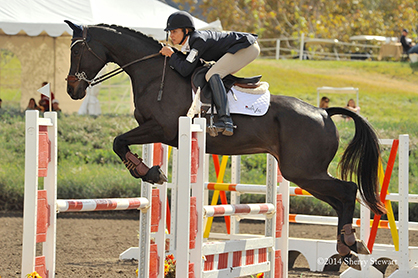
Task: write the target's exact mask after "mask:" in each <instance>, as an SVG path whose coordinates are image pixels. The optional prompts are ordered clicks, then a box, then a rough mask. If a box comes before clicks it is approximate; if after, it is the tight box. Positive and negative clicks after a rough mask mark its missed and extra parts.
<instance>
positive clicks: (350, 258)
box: [343, 252, 361, 270]
mask: <svg viewBox="0 0 418 278" xmlns="http://www.w3.org/2000/svg"><path fill="white" fill-rule="evenodd" d="M343 261H344V263H345V264H346V265H348V266H349V267H352V268H354V269H356V270H361V261H360V259H359V257H358V256H357V255H356V254H355V253H353V252H350V253H349V254H348V255H345V256H343Z"/></svg>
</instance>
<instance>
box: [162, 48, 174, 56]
mask: <svg viewBox="0 0 418 278" xmlns="http://www.w3.org/2000/svg"><path fill="white" fill-rule="evenodd" d="M160 53H161V54H162V55H164V56H167V57H171V55H173V53H174V50H173V49H172V48H171V47H169V46H164V47H163V48H161V50H160Z"/></svg>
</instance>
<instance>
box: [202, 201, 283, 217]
mask: <svg viewBox="0 0 418 278" xmlns="http://www.w3.org/2000/svg"><path fill="white" fill-rule="evenodd" d="M274 211H275V207H274V205H273V204H266V203H264V204H236V205H216V206H205V207H204V216H205V217H216V216H231V215H242V214H272V213H274Z"/></svg>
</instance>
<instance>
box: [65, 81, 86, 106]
mask: <svg viewBox="0 0 418 278" xmlns="http://www.w3.org/2000/svg"><path fill="white" fill-rule="evenodd" d="M65 80H66V81H67V93H68V95H69V96H70V97H71V98H72V99H74V100H78V99H82V98H84V97H85V95H86V88H87V85H86V86H84V84H83V82H81V81H80V79H78V78H77V77H76V76H74V75H68V76H67V78H66V79H65Z"/></svg>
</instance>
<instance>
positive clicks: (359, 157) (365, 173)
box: [326, 107, 386, 214]
mask: <svg viewBox="0 0 418 278" xmlns="http://www.w3.org/2000/svg"><path fill="white" fill-rule="evenodd" d="M326 111H327V113H328V115H329V116H333V115H345V116H348V117H351V118H353V120H354V123H355V126H356V132H355V134H354V138H353V139H352V140H351V142H350V144H349V145H348V147H347V149H346V150H345V151H344V154H343V157H342V159H341V161H340V163H339V164H338V168H339V169H340V171H341V178H342V179H343V180H348V179H350V180H351V179H352V177H353V174H356V175H357V184H358V187H359V191H360V195H361V196H362V198H363V200H364V202H365V203H366V205H367V206H368V207H369V208H370V209H371V210H372V211H373V212H374V213H376V214H384V213H386V209H385V206H384V204H383V203H382V202H381V201H380V197H379V194H378V188H379V178H378V167H379V160H380V148H379V141H378V139H377V135H376V133H375V131H374V130H373V128H372V126H371V125H370V124H369V123H368V122H367V120H365V119H364V118H363V117H362V116H360V115H358V114H356V113H354V112H352V111H350V110H348V109H345V108H339V107H331V108H327V109H326Z"/></svg>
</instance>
